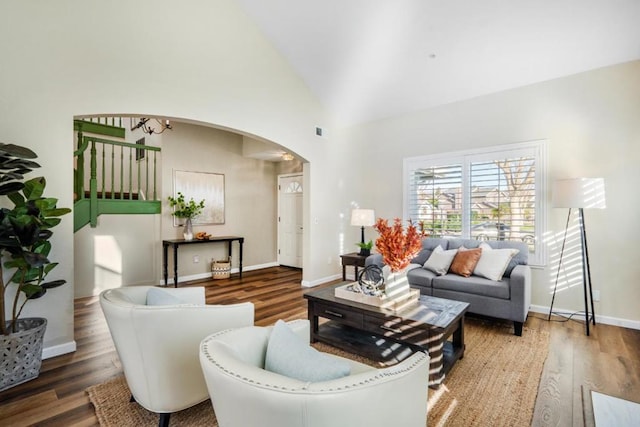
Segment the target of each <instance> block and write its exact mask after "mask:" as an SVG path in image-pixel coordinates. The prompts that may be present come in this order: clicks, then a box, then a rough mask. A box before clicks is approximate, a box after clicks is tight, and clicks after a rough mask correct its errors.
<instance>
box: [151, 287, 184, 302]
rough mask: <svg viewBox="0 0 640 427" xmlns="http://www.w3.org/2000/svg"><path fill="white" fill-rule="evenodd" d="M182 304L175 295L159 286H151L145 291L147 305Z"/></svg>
mask: <svg viewBox="0 0 640 427" xmlns="http://www.w3.org/2000/svg"><path fill="white" fill-rule="evenodd" d="M178 304H184V301H182V300H181V299H180V298H178V297H177V296H175V295H173V294H171V293H170V292H167V291H165V290H164V289H160V288H151V289H149V290H148V291H147V305H178Z"/></svg>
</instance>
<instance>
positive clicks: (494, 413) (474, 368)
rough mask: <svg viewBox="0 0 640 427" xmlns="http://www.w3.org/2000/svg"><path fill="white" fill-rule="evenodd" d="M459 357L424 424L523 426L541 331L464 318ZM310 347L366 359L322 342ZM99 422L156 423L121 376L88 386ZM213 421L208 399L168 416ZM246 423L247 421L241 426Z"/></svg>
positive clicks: (539, 360)
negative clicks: (517, 333)
mask: <svg viewBox="0 0 640 427" xmlns="http://www.w3.org/2000/svg"><path fill="white" fill-rule="evenodd" d="M465 344H466V351H465V354H464V358H463V359H462V360H459V361H458V362H456V364H455V365H454V366H453V368H452V369H451V371H450V372H449V374H448V375H447V377H446V379H445V381H444V383H443V384H442V385H441V386H440V388H439V389H437V390H434V389H429V404H428V420H427V425H428V426H429V427H436V426H483V427H484V426H493V427H498V426H504V427H507V426H508V427H513V426H529V425H531V419H532V416H533V409H534V405H535V400H536V395H537V392H538V383H539V382H540V375H541V373H542V368H543V366H544V361H545V359H546V357H547V353H548V350H549V334H548V332H546V331H538V330H532V329H529V328H526V327H525V328H524V331H523V334H522V337H516V336H514V335H513V332H512V329H511V328H510V327H507V326H505V325H502V324H498V323H492V322H487V321H482V320H478V319H473V318H471V319H466V320H465ZM314 346H315V347H316V348H318V349H319V350H322V351H326V352H329V353H334V354H338V355H341V356H344V357H349V358H352V359H356V360H359V361H362V362H368V361H366V360H363V359H362V358H360V357H358V356H354V355H351V354H347V353H345V352H343V351H341V350H338V349H335V348H333V347H330V346H328V345H324V344H314ZM87 393H88V394H89V399H90V400H91V402H92V403H93V405H94V406H95V409H96V415H97V418H98V420H99V422H100V425H101V426H114V427H115V426H117V427H123V426H136V427H142V426H149V427H152V426H153V427H155V426H157V425H158V415H156V414H153V413H150V412H148V411H146V410H145V409H144V408H142V407H140V406H139V405H138V404H137V403H130V402H129V398H130V393H129V389H128V388H127V383H126V381H125V380H124V377H117V378H115V379H113V380H110V381H108V382H105V383H103V384H99V385H96V386H92V387H89V388H88V389H87ZM199 425H209V426H217V425H218V423H217V421H216V419H215V414H214V413H213V409H212V406H211V403H210V401H208V400H207V401H205V402H203V403H201V404H199V405H197V406H194V407H193V408H189V409H186V410H184V411H181V412H178V413H175V414H172V415H171V426H173V427H178V426H199ZM247 427H250V426H247Z"/></svg>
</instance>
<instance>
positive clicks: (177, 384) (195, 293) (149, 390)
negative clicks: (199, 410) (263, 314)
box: [100, 286, 254, 426]
mask: <svg viewBox="0 0 640 427" xmlns="http://www.w3.org/2000/svg"><path fill="white" fill-rule="evenodd" d="M150 288H152V287H151V286H130V287H124V288H116V289H109V290H106V291H104V292H102V293H101V294H100V305H101V307H102V311H103V312H104V315H105V318H106V320H107V324H108V325H109V330H110V332H111V337H112V338H113V342H114V344H115V347H116V351H117V352H118V357H119V358H120V362H121V363H122V368H123V370H124V375H125V378H126V380H127V384H128V385H129V389H130V390H131V395H132V399H135V401H136V402H138V403H139V404H140V405H141V406H143V407H144V408H146V409H147V410H149V411H151V412H155V413H158V414H160V420H159V425H160V426H167V425H168V424H169V417H170V414H171V413H172V412H176V411H180V410H182V409H186V408H189V407H191V406H193V405H196V404H198V403H200V402H202V401H204V400H206V399H207V398H208V397H209V395H208V393H207V387H206V384H205V381H204V378H203V376H202V370H201V369H200V364H199V362H198V348H199V345H200V342H201V341H202V339H203V338H205V337H206V336H208V335H210V334H212V333H214V332H217V331H221V330H224V329H228V328H237V327H243V326H251V325H253V322H254V307H253V304H251V303H242V304H235V305H205V302H206V301H205V293H204V288H202V287H200V288H178V289H171V288H166V289H165V288H162V290H163V291H164V292H167V293H168V294H170V295H171V296H172V298H174V299H175V298H178V299H179V300H180V301H181V302H184V303H186V304H178V305H155V306H151V305H146V299H147V292H148V290H149V289H150Z"/></svg>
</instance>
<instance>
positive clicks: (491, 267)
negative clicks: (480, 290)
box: [473, 243, 520, 282]
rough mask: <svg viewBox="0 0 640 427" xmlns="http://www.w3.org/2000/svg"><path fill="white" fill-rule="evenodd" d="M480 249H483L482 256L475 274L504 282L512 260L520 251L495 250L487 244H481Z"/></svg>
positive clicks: (474, 271)
mask: <svg viewBox="0 0 640 427" xmlns="http://www.w3.org/2000/svg"><path fill="white" fill-rule="evenodd" d="M480 248H482V255H480V260H478V264H476V268H475V269H474V270H473V274H474V275H475V276H480V277H484V278H487V279H489V280H495V281H496V282H498V281H500V280H502V276H503V275H504V272H505V270H506V269H507V267H508V266H509V262H510V261H511V258H513V257H514V256H515V255H516V254H517V253H518V252H520V251H519V250H518V249H509V248H505V249H493V248H492V247H491V246H489V245H488V244H486V243H481V244H480Z"/></svg>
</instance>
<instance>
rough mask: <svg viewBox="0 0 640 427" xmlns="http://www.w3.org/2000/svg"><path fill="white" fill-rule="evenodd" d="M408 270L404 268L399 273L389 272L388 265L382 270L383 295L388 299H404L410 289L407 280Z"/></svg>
mask: <svg viewBox="0 0 640 427" xmlns="http://www.w3.org/2000/svg"><path fill="white" fill-rule="evenodd" d="M407 271H408V268H404V269H402V270H400V271H391V269H390V268H389V266H388V265H385V266H384V267H383V268H382V274H383V276H384V293H385V295H386V296H387V298H389V299H402V298H406V297H407V296H408V294H409V291H410V289H411V287H410V286H409V281H408V280H407Z"/></svg>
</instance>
